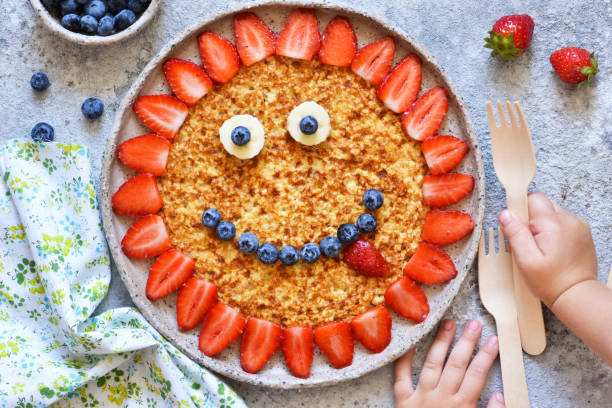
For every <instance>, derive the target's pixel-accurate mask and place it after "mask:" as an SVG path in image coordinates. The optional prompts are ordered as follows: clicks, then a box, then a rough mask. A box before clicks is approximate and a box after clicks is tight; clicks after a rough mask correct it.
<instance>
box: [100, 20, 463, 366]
mask: <svg viewBox="0 0 612 408" xmlns="http://www.w3.org/2000/svg"><path fill="white" fill-rule="evenodd" d="M234 31H235V38H236V46H234V45H233V44H232V43H231V42H230V41H229V40H227V39H225V38H223V37H220V36H218V35H217V34H214V33H212V32H204V33H202V34H201V35H200V36H199V37H198V41H199V48H200V56H201V60H202V65H203V67H202V66H200V65H198V64H195V63H193V62H190V61H185V60H179V59H170V60H168V61H166V62H165V64H164V66H163V69H164V73H165V76H166V79H167V81H168V84H169V86H170V88H171V89H172V91H173V93H174V96H173V95H146V96H141V97H139V98H138V99H137V100H136V102H135V104H134V106H133V108H134V111H135V113H136V115H137V116H138V117H139V118H140V119H141V120H142V122H143V123H144V124H145V125H146V126H147V127H148V128H149V129H151V131H152V132H154V133H151V134H147V135H143V136H138V137H134V138H132V139H129V140H127V141H126V142H124V143H122V144H121V145H120V146H119V147H118V148H117V154H118V157H119V159H120V160H121V161H122V162H123V163H124V164H126V165H127V166H128V167H131V168H132V169H134V170H136V171H137V172H138V173H139V174H137V175H135V176H133V177H131V178H129V179H128V180H127V181H126V182H125V183H124V184H123V185H122V186H121V187H120V188H119V189H118V191H117V192H116V193H115V194H114V196H113V197H112V206H113V210H114V211H115V213H117V214H121V215H125V216H130V217H138V218H136V220H135V221H134V223H133V224H132V226H131V227H130V228H129V229H128V231H127V232H126V234H125V236H124V238H123V240H122V243H121V246H122V250H123V252H124V253H125V255H127V256H128V257H131V258H150V257H155V256H157V259H156V260H155V261H154V263H153V265H152V267H151V269H150V272H149V278H148V281H147V288H146V294H147V297H148V298H149V299H151V300H156V299H160V298H162V297H164V296H167V295H168V294H170V293H173V292H175V291H177V290H178V291H179V292H178V297H177V304H176V311H177V323H178V327H179V329H180V330H184V331H189V330H192V329H195V328H196V327H197V326H198V325H200V324H201V328H200V334H199V348H200V350H201V351H202V352H203V353H204V354H205V355H207V356H214V355H216V354H217V353H219V352H221V351H222V350H224V349H225V348H226V347H227V346H228V345H230V344H231V343H232V342H234V341H235V340H236V339H238V337H240V336H241V335H242V338H241V340H240V350H241V352H240V359H241V364H242V367H243V369H244V370H245V371H247V372H249V373H256V372H258V371H259V370H260V369H261V368H262V367H263V366H264V365H265V363H266V362H267V361H268V360H269V359H270V357H271V356H272V355H273V354H274V353H275V352H276V350H277V349H278V348H281V350H282V352H283V354H284V357H285V360H286V362H287V365H288V367H289V369H290V370H291V372H292V373H293V375H295V376H296V377H300V378H307V377H308V376H309V375H310V368H311V364H312V359H313V353H314V345H315V344H316V345H317V346H318V348H319V350H320V351H321V352H322V353H323V354H324V355H325V356H327V358H328V359H329V361H330V363H331V364H332V365H333V366H334V367H336V368H338V369H340V368H343V367H346V366H349V365H350V364H351V363H352V360H353V354H354V340H357V341H358V342H360V343H362V344H363V345H364V346H365V347H366V348H367V349H368V350H369V351H371V352H373V353H379V352H381V351H382V350H384V349H385V348H386V347H387V345H388V344H389V342H390V341H391V322H392V319H391V313H390V312H389V310H388V309H391V310H392V311H394V312H395V313H397V314H398V315H400V316H403V317H404V318H407V319H411V320H412V321H414V322H416V323H419V322H423V321H424V320H425V319H426V318H427V315H428V313H429V305H428V302H427V297H426V296H425V293H424V292H423V290H422V289H421V288H420V287H419V286H418V284H417V282H419V283H423V284H437V283H443V282H446V281H449V280H451V279H453V278H454V277H455V276H456V275H457V270H456V268H455V266H454V264H453V261H452V259H451V258H450V257H449V256H448V255H447V254H446V253H445V252H444V251H443V250H442V249H441V248H440V247H439V246H442V245H447V244H450V243H453V242H456V241H458V240H459V239H461V238H463V237H464V236H466V235H467V234H469V233H470V232H471V231H472V229H473V228H474V222H473V220H472V218H471V217H470V216H469V215H468V214H465V213H463V212H460V211H454V210H452V211H451V210H440V209H431V210H430V207H444V206H448V205H451V204H454V203H456V202H458V201H459V200H461V199H462V198H463V197H465V196H466V195H467V194H468V193H469V192H470V191H471V190H472V188H473V186H474V179H473V178H472V177H471V176H469V175H464V174H459V173H450V171H452V170H453V169H454V168H455V167H456V166H457V165H458V164H459V162H460V161H461V160H462V158H463V157H464V155H465V154H466V152H467V151H468V146H467V144H466V143H465V142H464V141H462V140H460V139H458V138H456V137H454V136H449V135H437V134H436V133H437V131H438V129H439V127H440V125H441V123H442V121H443V120H444V117H445V115H446V113H447V109H448V101H447V94H446V91H445V90H444V89H443V88H441V87H434V88H432V89H430V90H428V91H426V92H424V93H423V94H422V95H421V96H420V97H419V93H420V89H421V61H420V59H419V58H418V57H417V56H416V55H413V54H410V55H408V56H406V57H404V58H403V59H402V60H401V61H400V62H399V63H398V64H397V65H396V66H395V67H393V68H392V66H393V59H394V53H395V45H394V41H393V39H391V38H390V37H385V38H382V39H380V40H378V41H376V42H374V43H371V44H369V45H366V46H365V47H363V48H361V49H360V50H359V51H358V50H357V40H356V36H355V33H354V31H353V28H352V26H351V24H350V22H349V21H348V20H347V19H346V18H344V17H340V16H338V17H335V18H334V19H332V20H331V21H330V22H329V24H328V25H327V27H326V28H325V30H324V32H323V34H322V35H321V34H320V33H319V26H318V20H317V16H316V14H315V12H314V10H311V9H297V10H295V11H294V12H293V13H292V14H291V15H290V16H289V18H288V20H287V21H286V23H285V25H284V27H283V28H282V30H281V31H280V33H279V34H278V35H276V34H275V33H274V32H273V31H272V30H270V29H269V28H268V26H267V25H266V24H265V23H264V22H263V21H262V20H260V19H259V18H258V17H257V16H256V15H255V14H253V13H248V12H247V13H240V14H237V15H236V16H235V18H234ZM315 57H316V58H315ZM397 114H401V118H400V117H399V116H398V115H397ZM428 169H429V172H428ZM158 213H159V214H158Z"/></svg>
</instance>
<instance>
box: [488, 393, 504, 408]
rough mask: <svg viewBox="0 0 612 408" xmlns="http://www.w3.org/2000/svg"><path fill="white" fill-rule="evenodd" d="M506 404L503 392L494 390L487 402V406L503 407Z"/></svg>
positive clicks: (490, 407)
mask: <svg viewBox="0 0 612 408" xmlns="http://www.w3.org/2000/svg"><path fill="white" fill-rule="evenodd" d="M505 406H506V403H505V402H504V394H502V393H501V392H494V393H493V394H492V395H491V398H489V403H488V404H487V408H503V407H505Z"/></svg>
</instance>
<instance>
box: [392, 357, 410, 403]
mask: <svg viewBox="0 0 612 408" xmlns="http://www.w3.org/2000/svg"><path fill="white" fill-rule="evenodd" d="M413 358H414V348H411V349H410V350H409V351H408V352H407V353H406V354H404V355H403V356H401V357H400V358H399V360H397V363H395V385H394V391H395V399H396V401H397V400H402V399H406V398H410V396H411V395H412V393H413V392H414V386H413V385H412V359H413Z"/></svg>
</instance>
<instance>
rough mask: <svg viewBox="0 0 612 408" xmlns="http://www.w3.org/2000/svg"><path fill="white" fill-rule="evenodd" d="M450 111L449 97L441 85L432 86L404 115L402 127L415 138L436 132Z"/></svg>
mask: <svg viewBox="0 0 612 408" xmlns="http://www.w3.org/2000/svg"><path fill="white" fill-rule="evenodd" d="M446 112H448V97H447V96H446V90H445V89H444V88H442V87H441V86H436V87H435V88H431V89H430V90H429V91H427V92H425V93H424V94H423V95H421V97H420V98H419V99H418V100H417V101H416V102H415V103H414V104H412V105H411V106H410V107H409V108H408V110H406V112H404V114H403V115H402V128H403V129H404V132H406V134H407V135H408V136H410V137H411V138H413V139H414V140H419V141H422V140H425V139H427V138H428V137H430V136H433V135H435V134H436V132H437V131H438V129H440V125H441V124H442V121H443V120H444V117H445V116H446Z"/></svg>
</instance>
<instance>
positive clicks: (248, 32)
mask: <svg viewBox="0 0 612 408" xmlns="http://www.w3.org/2000/svg"><path fill="white" fill-rule="evenodd" d="M234 38H235V39H236V49H237V50H238V55H239V56H240V60H241V61H242V63H243V64H244V65H246V66H247V67H249V66H251V65H253V64H254V63H256V62H258V61H261V60H262V59H264V58H266V57H268V56H270V55H272V54H274V51H275V50H276V34H274V32H273V31H272V30H270V27H268V26H267V25H266V23H264V22H263V21H261V19H260V18H259V17H257V16H256V15H255V14H254V13H251V12H245V13H238V14H236V16H234Z"/></svg>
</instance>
